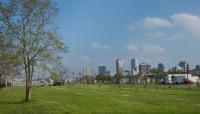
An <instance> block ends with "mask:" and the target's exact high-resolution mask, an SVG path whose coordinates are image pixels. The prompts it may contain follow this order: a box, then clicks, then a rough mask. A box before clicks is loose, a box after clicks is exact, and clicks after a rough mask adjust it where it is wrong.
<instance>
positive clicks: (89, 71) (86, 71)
mask: <svg viewBox="0 0 200 114" xmlns="http://www.w3.org/2000/svg"><path fill="white" fill-rule="evenodd" d="M83 76H92V69H91V68H90V67H85V68H84V69H83Z"/></svg>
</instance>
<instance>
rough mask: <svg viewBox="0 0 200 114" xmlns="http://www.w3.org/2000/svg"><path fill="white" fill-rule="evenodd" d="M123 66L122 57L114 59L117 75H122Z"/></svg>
mask: <svg viewBox="0 0 200 114" xmlns="http://www.w3.org/2000/svg"><path fill="white" fill-rule="evenodd" d="M124 66H125V62H124V60H122V59H117V60H116V73H117V75H118V76H119V75H124Z"/></svg>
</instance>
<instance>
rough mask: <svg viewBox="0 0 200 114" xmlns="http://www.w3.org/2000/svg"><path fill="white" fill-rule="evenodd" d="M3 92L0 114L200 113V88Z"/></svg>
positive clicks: (13, 89)
mask: <svg viewBox="0 0 200 114" xmlns="http://www.w3.org/2000/svg"><path fill="white" fill-rule="evenodd" d="M23 98H24V88H4V89H0V114H200V89H187V88H185V89H177V90H176V89H172V88H162V89H161V88H160V89H159V88H158V89H155V88H143V87H137V88H130V87H122V88H119V87H116V86H114V87H111V86H102V87H101V88H98V87H97V86H95V85H90V86H71V87H66V86H65V87H38V88H33V91H32V100H31V101H30V102H29V103H24V102H22V99H23Z"/></svg>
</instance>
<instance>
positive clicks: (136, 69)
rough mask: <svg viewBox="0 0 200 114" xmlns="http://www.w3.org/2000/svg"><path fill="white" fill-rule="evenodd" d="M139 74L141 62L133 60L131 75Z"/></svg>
mask: <svg viewBox="0 0 200 114" xmlns="http://www.w3.org/2000/svg"><path fill="white" fill-rule="evenodd" d="M138 73H139V61H138V60H136V59H131V74H132V75H136V74H138Z"/></svg>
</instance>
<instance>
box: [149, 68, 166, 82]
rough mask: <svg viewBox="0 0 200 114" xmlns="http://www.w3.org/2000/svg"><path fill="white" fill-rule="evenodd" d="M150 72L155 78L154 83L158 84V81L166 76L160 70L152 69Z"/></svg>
mask: <svg viewBox="0 0 200 114" xmlns="http://www.w3.org/2000/svg"><path fill="white" fill-rule="evenodd" d="M151 72H152V73H153V75H154V76H155V81H156V83H159V82H160V79H161V78H163V77H164V76H165V75H166V73H165V72H164V71H163V70H160V69H155V68H154V69H152V71H151Z"/></svg>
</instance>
